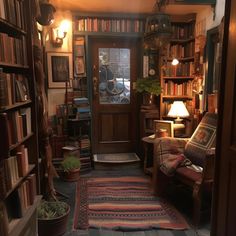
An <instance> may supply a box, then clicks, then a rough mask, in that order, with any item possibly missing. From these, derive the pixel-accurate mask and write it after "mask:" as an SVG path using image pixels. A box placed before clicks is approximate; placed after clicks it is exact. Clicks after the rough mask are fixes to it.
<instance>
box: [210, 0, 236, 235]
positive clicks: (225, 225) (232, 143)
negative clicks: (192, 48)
mask: <svg viewBox="0 0 236 236" xmlns="http://www.w3.org/2000/svg"><path fill="white" fill-rule="evenodd" d="M223 42H224V43H223V55H222V73H221V83H220V104H219V121H218V129H217V155H216V168H215V170H216V171H215V173H216V174H215V186H214V195H213V197H214V202H213V216H212V231H211V235H213V236H234V235H236V224H235V219H236V1H230V0H226V8H225V28H224V41H223Z"/></svg>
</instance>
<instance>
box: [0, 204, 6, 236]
mask: <svg viewBox="0 0 236 236" xmlns="http://www.w3.org/2000/svg"><path fill="white" fill-rule="evenodd" d="M0 235H3V236H4V235H8V215H7V209H6V206H5V204H4V202H2V201H0Z"/></svg>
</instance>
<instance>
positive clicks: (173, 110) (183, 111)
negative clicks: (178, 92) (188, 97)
mask: <svg viewBox="0 0 236 236" xmlns="http://www.w3.org/2000/svg"><path fill="white" fill-rule="evenodd" d="M167 116H169V117H175V118H176V119H175V120H174V122H175V124H174V129H178V128H184V127H185V126H184V124H182V121H183V119H182V118H184V117H188V116H189V112H188V110H187V108H186V106H185V105H184V103H183V102H182V101H174V102H173V104H172V105H171V107H170V110H169V112H168V114H167Z"/></svg>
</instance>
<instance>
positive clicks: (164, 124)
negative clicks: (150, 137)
mask: <svg viewBox="0 0 236 236" xmlns="http://www.w3.org/2000/svg"><path fill="white" fill-rule="evenodd" d="M154 132H155V135H156V134H157V133H161V132H166V133H165V136H168V137H174V122H173V121H171V120H154Z"/></svg>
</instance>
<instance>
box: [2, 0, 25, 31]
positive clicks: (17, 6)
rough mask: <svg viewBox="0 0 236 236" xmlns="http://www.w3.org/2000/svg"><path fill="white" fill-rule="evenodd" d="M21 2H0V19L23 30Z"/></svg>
mask: <svg viewBox="0 0 236 236" xmlns="http://www.w3.org/2000/svg"><path fill="white" fill-rule="evenodd" d="M23 4H24V1H22V0H0V18H2V19H4V20H7V21H8V22H10V23H12V24H13V25H16V26H17V27H19V28H21V29H25V18H24V11H23Z"/></svg>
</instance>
